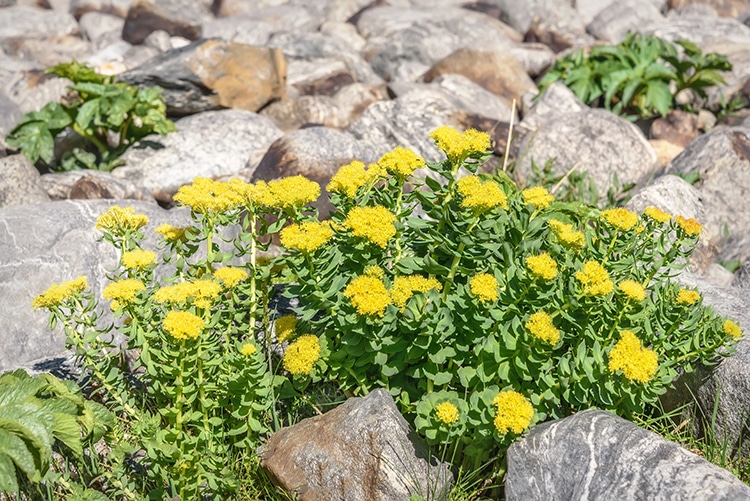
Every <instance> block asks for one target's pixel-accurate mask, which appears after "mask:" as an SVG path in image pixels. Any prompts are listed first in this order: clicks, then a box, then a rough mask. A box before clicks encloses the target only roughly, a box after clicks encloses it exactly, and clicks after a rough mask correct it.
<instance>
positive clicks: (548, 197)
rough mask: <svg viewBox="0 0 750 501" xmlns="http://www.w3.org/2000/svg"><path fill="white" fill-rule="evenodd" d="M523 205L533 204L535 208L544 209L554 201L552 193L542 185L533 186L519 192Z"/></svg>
mask: <svg viewBox="0 0 750 501" xmlns="http://www.w3.org/2000/svg"><path fill="white" fill-rule="evenodd" d="M521 195H522V196H523V203H524V205H529V204H534V205H535V206H536V208H537V209H546V208H547V207H549V205H550V204H551V203H552V202H554V201H555V197H554V195H552V194H551V193H550V192H549V191H547V189H546V188H545V187H544V186H534V187H533V188H528V189H526V190H523V191H522V192H521Z"/></svg>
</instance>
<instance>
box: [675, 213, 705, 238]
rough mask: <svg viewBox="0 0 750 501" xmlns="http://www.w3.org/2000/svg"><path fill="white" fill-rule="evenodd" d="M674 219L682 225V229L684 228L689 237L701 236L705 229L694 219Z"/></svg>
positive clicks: (680, 217)
mask: <svg viewBox="0 0 750 501" xmlns="http://www.w3.org/2000/svg"><path fill="white" fill-rule="evenodd" d="M674 219H675V221H677V224H679V225H680V228H682V230H683V231H684V232H685V233H687V234H688V235H699V234H700V232H701V230H702V229H703V225H702V224H700V223H699V222H698V221H696V220H695V219H693V218H692V217H691V218H689V219H686V218H684V217H682V216H675V218H674Z"/></svg>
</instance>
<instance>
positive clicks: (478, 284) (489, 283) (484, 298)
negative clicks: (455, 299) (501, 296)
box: [469, 273, 498, 303]
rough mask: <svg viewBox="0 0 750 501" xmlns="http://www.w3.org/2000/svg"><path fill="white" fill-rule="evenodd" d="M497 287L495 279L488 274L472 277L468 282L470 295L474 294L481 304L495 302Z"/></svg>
mask: <svg viewBox="0 0 750 501" xmlns="http://www.w3.org/2000/svg"><path fill="white" fill-rule="evenodd" d="M497 285H498V284H497V279H496V278H495V277H494V276H492V275H490V274H489V273H480V274H479V275H474V276H473V277H472V278H471V280H470V281H469V287H470V288H471V293H472V294H474V296H476V298H477V299H479V301H480V302H481V303H487V302H489V301H497V298H498V293H497Z"/></svg>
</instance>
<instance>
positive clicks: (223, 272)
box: [214, 266, 248, 289]
mask: <svg viewBox="0 0 750 501" xmlns="http://www.w3.org/2000/svg"><path fill="white" fill-rule="evenodd" d="M247 276H248V275H247V271H245V270H243V269H242V268H237V267H234V266H225V267H223V268H219V269H218V270H216V271H215V272H214V277H215V278H218V279H219V280H221V281H222V282H224V286H225V287H227V288H229V289H231V288H232V287H234V286H235V285H237V284H238V283H240V282H242V281H243V280H245V279H246V278H247Z"/></svg>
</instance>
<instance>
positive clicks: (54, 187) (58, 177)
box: [41, 170, 154, 202]
mask: <svg viewBox="0 0 750 501" xmlns="http://www.w3.org/2000/svg"><path fill="white" fill-rule="evenodd" d="M41 181H42V182H41V185H42V187H43V188H44V190H45V191H46V192H47V195H49V197H50V198H51V199H52V200H65V199H88V200H91V199H100V198H101V199H115V200H122V199H129V200H143V201H145V202H154V197H153V196H152V195H151V192H150V191H149V190H147V189H145V188H144V187H142V186H139V185H137V184H135V183H130V182H128V181H126V180H123V179H118V178H116V177H114V176H113V175H112V174H111V173H109V172H99V171H81V170H74V171H69V172H54V173H49V174H44V175H43V176H42V179H41Z"/></svg>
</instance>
